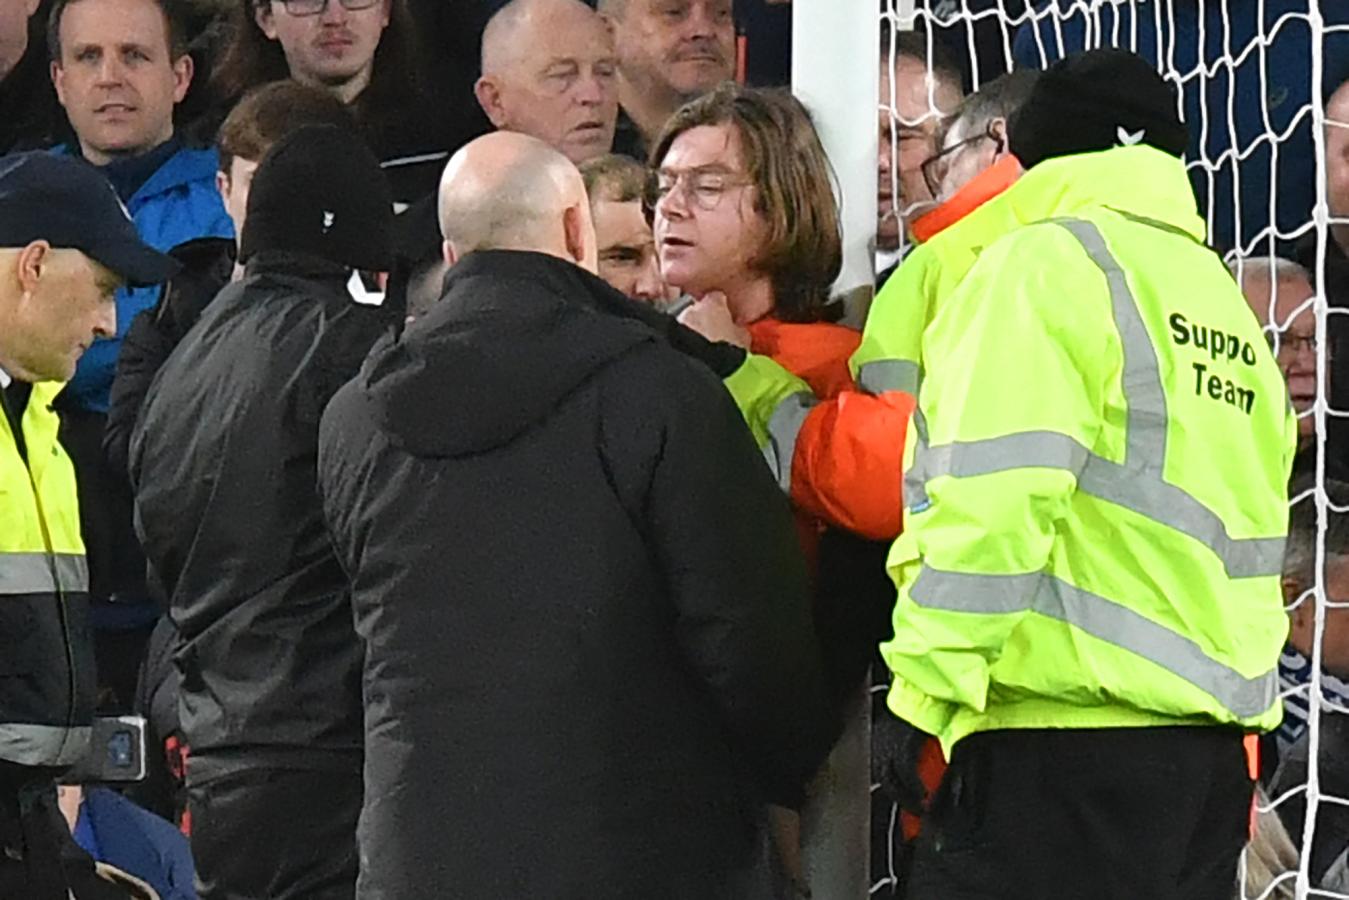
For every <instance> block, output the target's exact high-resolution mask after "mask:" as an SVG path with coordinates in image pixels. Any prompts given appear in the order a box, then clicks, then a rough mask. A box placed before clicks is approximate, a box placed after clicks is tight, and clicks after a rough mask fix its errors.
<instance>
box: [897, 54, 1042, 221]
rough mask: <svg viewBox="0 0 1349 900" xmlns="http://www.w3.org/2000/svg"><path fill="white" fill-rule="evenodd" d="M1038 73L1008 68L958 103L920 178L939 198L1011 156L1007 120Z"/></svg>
mask: <svg viewBox="0 0 1349 900" xmlns="http://www.w3.org/2000/svg"><path fill="white" fill-rule="evenodd" d="M1036 74H1037V73H1035V72H1030V71H1026V70H1018V71H1015V72H1010V73H1008V74H1007V75H1004V76H1002V77H1001V78H999V79H997V80H996V81H993V82H990V83H989V84H988V85H987V86H985V87H984V88H983V89H982V90H980V91H978V92H977V93H974V94H970V95H969V96H968V97H966V98H965V100H964V101H963V102H962V103H961V104H960V107H959V108H958V109H957V110H956V112H955V115H954V116H953V117H952V119H951V121H950V123H949V124H948V125H947V126H946V130H945V132H944V133H943V135H942V139H941V145H940V146H941V149H939V150H938V151H937V152H936V153H934V154H933V155H932V156H930V157H928V159H927V160H926V161H925V162H924V163H923V165H922V171H923V181H924V183H925V184H926V185H927V189H928V190H929V191H930V192H931V193H932V196H933V198H934V199H935V200H936V201H937V202H938V203H942V202H945V201H947V200H949V199H950V198H951V197H953V196H954V195H955V194H956V193H957V192H959V191H960V189H961V188H963V187H964V186H965V185H966V184H968V183H969V182H970V181H972V180H973V179H974V177H975V176H976V175H978V174H979V173H980V172H983V171H984V170H986V169H990V168H992V167H993V166H994V164H996V163H997V162H999V161H1000V160H1002V159H1003V158H1004V157H1007V156H1008V155H1009V151H1008V149H1007V120H1008V118H1009V117H1010V116H1011V114H1012V113H1013V112H1014V111H1015V110H1016V109H1018V108H1019V107H1020V106H1021V104H1022V103H1023V102H1024V101H1025V98H1026V97H1027V96H1028V95H1029V94H1030V90H1031V88H1032V87H1034V85H1035V80H1036Z"/></svg>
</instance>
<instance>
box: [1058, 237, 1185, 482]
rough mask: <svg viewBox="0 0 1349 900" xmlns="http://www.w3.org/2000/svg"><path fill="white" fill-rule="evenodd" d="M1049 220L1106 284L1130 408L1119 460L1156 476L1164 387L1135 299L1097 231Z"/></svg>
mask: <svg viewBox="0 0 1349 900" xmlns="http://www.w3.org/2000/svg"><path fill="white" fill-rule="evenodd" d="M1054 224H1055V225H1058V226H1059V227H1061V228H1064V229H1067V231H1068V233H1069V234H1071V235H1072V236H1073V237H1075V238H1077V240H1078V243H1080V244H1081V245H1082V247H1083V249H1085V250H1086V251H1087V255H1088V256H1089V257H1091V261H1092V262H1094V263H1095V264H1096V267H1097V268H1098V269H1100V270H1101V272H1102V274H1104V275H1105V280H1106V283H1107V284H1108V285H1109V286H1110V306H1111V309H1112V311H1113V312H1114V316H1115V327H1116V328H1117V329H1118V330H1119V337H1120V345H1121V348H1122V350H1123V354H1124V373H1123V386H1124V400H1125V403H1126V404H1127V405H1128V407H1129V412H1128V416H1129V419H1128V432H1127V434H1126V435H1125V441H1126V442H1127V443H1126V449H1125V457H1124V464H1125V465H1126V466H1130V468H1132V469H1134V470H1135V471H1139V472H1147V471H1152V472H1153V473H1154V474H1155V475H1156V476H1157V477H1158V478H1160V477H1161V474H1162V461H1163V460H1165V459H1166V422H1167V417H1166V391H1165V390H1163V388H1162V372H1161V366H1160V365H1158V363H1157V348H1156V347H1154V346H1152V338H1151V337H1149V336H1148V327H1147V325H1145V324H1144V323H1143V316H1142V314H1141V313H1140V312H1139V311H1138V301H1136V300H1135V299H1134V294H1133V291H1132V290H1130V289H1129V281H1128V279H1127V278H1125V277H1124V270H1123V269H1121V268H1120V266H1119V263H1118V262H1116V261H1115V257H1114V255H1113V254H1111V252H1110V248H1109V247H1107V246H1106V243H1105V238H1104V237H1103V236H1102V235H1101V232H1100V229H1098V228H1097V227H1096V226H1095V225H1093V224H1092V223H1090V222H1087V221H1085V220H1082V219H1057V220H1055V221H1054Z"/></svg>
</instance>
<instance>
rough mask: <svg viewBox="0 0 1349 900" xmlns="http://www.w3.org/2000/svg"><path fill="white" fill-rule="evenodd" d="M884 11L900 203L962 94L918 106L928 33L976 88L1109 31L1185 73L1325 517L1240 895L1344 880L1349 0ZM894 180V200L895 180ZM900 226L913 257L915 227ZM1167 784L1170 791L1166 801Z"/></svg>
mask: <svg viewBox="0 0 1349 900" xmlns="http://www.w3.org/2000/svg"><path fill="white" fill-rule="evenodd" d="M880 15H881V18H882V26H883V28H882V32H883V40H882V50H883V52H882V54H881V56H882V58H883V59H886V60H887V61H888V62H887V64H888V67H889V71H888V73H886V74H888V75H889V77H888V78H884V77H883V78H882V96H881V98H880V110H881V125H882V128H881V132H882V135H881V136H882V144H881V146H882V153H885V150H886V147H887V145H888V148H889V154H890V156H889V160H888V161H889V166H888V168H887V166H886V165H884V162H883V163H882V165H881V167H880V172H881V177H882V179H883V180H885V179H888V186H889V188H890V190H889V192H888V194H889V196H890V197H892V198H893V207H894V208H893V210H892V211H891V212H890V213H889V215H890V216H891V217H892V219H893V220H895V221H900V220H903V219H905V218H907V217H910V216H912V215H914V214H917V213H918V212H921V211H922V209H923V207H924V205H925V204H928V203H930V201H931V198H930V197H929V196H923V195H922V194H923V189H922V187H921V185H922V183H923V182H922V181H921V180H920V179H916V178H915V177H914V174H915V173H914V169H913V166H914V165H915V163H916V162H921V159H922V158H923V156H924V153H923V151H922V141H923V140H925V139H927V140H936V138H935V134H936V133H937V131H938V126H939V124H940V120H941V117H942V115H943V114H944V113H949V112H951V110H950V109H949V108H948V109H942V108H940V106H941V104H940V103H939V93H940V92H939V91H938V89H937V88H936V87H935V86H934V82H933V80H932V79H928V82H927V84H926V87H925V89H924V88H923V87H921V86H920V88H919V89H918V90H917V94H918V95H919V96H923V95H924V94H925V96H926V101H925V102H920V103H918V104H917V106H915V103H914V102H913V97H914V96H915V89H914V85H913V81H912V76H909V75H906V73H905V69H904V66H905V65H906V64H911V63H912V56H909V57H908V61H907V63H906V56H905V55H906V54H907V53H910V52H911V51H912V49H913V48H914V47H915V46H917V47H918V48H919V51H918V52H919V53H921V54H922V56H923V59H922V60H921V62H922V63H923V64H925V65H926V67H927V69H928V71H929V72H931V71H932V70H933V69H934V67H938V68H940V67H943V66H944V67H945V68H946V70H947V71H949V70H950V69H951V68H953V67H954V68H955V69H957V70H958V71H959V73H960V75H961V78H962V81H963V82H964V84H963V87H964V89H965V90H967V91H968V90H973V89H977V88H978V87H979V86H980V85H982V84H985V83H987V82H988V81H990V80H991V79H993V78H996V77H997V76H999V75H1001V74H1003V73H1004V72H1006V71H1008V70H1010V69H1012V68H1014V67H1030V68H1043V67H1044V66H1046V65H1048V64H1052V63H1053V62H1055V61H1056V60H1058V59H1060V58H1062V57H1063V56H1065V55H1067V54H1069V53H1072V52H1075V51H1079V50H1083V49H1089V48H1095V47H1103V46H1113V47H1120V48H1124V49H1129V50H1133V51H1135V52H1137V53H1139V54H1140V55H1142V56H1144V57H1145V58H1147V59H1148V60H1149V61H1150V62H1152V63H1154V64H1155V65H1156V67H1157V69H1158V71H1160V72H1161V73H1162V74H1163V75H1164V76H1165V77H1166V78H1167V79H1168V80H1170V81H1171V82H1172V83H1173V84H1175V85H1176V87H1177V88H1178V91H1177V95H1178V104H1179V111H1180V113H1181V115H1182V117H1183V118H1184V120H1185V122H1186V124H1187V125H1188V126H1189V129H1190V131H1191V146H1190V150H1189V153H1188V154H1187V157H1186V162H1187V166H1188V168H1189V171H1190V174H1191V180H1192V183H1193V185H1194V189H1195V193H1196V196H1197V198H1198V201H1199V205H1200V210H1201V212H1202V213H1203V214H1204V215H1205V216H1206V218H1207V221H1208V226H1209V236H1210V242H1211V243H1212V245H1213V246H1214V247H1215V249H1217V250H1218V251H1219V252H1220V253H1221V254H1222V255H1223V257H1224V259H1225V260H1227V261H1228V262H1229V264H1230V265H1231V267H1232V268H1233V271H1234V274H1235V275H1236V276H1237V277H1238V278H1239V279H1240V280H1241V283H1242V286H1243V288H1244V289H1245V291H1246V293H1247V296H1248V298H1250V300H1251V303H1252V307H1253V308H1254V309H1255V310H1256V313H1257V315H1258V316H1259V317H1260V318H1261V320H1262V321H1263V322H1266V323H1267V325H1266V332H1267V334H1268V335H1269V337H1270V343H1271V346H1272V348H1273V349H1274V350H1275V353H1276V355H1277V356H1278V358H1279V361H1280V364H1281V366H1282V367H1283V369H1284V371H1285V374H1286V375H1288V377H1289V381H1290V388H1291V392H1292V399H1293V401H1294V405H1295V407H1297V408H1298V410H1299V413H1300V414H1301V416H1302V418H1303V420H1304V421H1305V423H1306V429H1305V432H1306V434H1305V438H1304V442H1303V449H1302V451H1301V452H1300V454H1299V461H1298V464H1297V471H1296V473H1295V480H1294V486H1293V487H1292V488H1291V489H1290V503H1292V504H1294V506H1295V512H1296V508H1299V507H1300V508H1301V509H1302V512H1301V513H1300V514H1299V515H1301V516H1302V517H1303V518H1309V519H1310V522H1311V523H1312V524H1311V530H1310V534H1311V535H1312V538H1311V541H1310V544H1309V545H1308V548H1309V549H1308V548H1304V550H1306V551H1307V552H1304V554H1303V555H1304V556H1308V558H1307V559H1305V560H1303V562H1304V563H1305V564H1306V569H1307V571H1308V573H1309V575H1308V577H1307V578H1306V579H1305V582H1306V583H1305V584H1304V583H1301V582H1299V581H1298V580H1297V579H1294V578H1290V579H1286V587H1287V591H1286V593H1287V595H1288V599H1289V603H1290V606H1289V609H1290V619H1291V620H1292V621H1293V622H1294V628H1293V634H1292V637H1290V644H1289V648H1288V650H1287V652H1286V653H1285V655H1284V659H1283V661H1282V662H1281V666H1280V675H1281V684H1282V685H1283V696H1284V699H1285V704H1286V711H1287V712H1286V720H1285V724H1284V727H1283V728H1282V729H1281V730H1280V732H1279V733H1278V734H1277V735H1276V736H1275V737H1274V738H1271V739H1270V740H1268V741H1267V742H1266V744H1267V746H1268V748H1269V749H1270V750H1271V751H1274V752H1272V753H1270V754H1269V755H1270V757H1272V758H1268V759H1266V766H1265V771H1264V772H1263V778H1262V787H1263V789H1264V791H1265V793H1263V794H1262V797H1261V801H1260V815H1259V816H1258V823H1259V824H1258V827H1257V828H1256V834H1257V837H1256V839H1255V840H1254V841H1253V843H1252V845H1251V846H1250V847H1249V848H1248V850H1247V852H1246V855H1245V858H1244V859H1243V860H1242V863H1241V871H1240V872H1239V873H1234V876H1233V885H1232V893H1231V896H1232V897H1234V898H1242V900H1255V898H1284V897H1287V898H1293V897H1296V898H1298V900H1301V898H1304V897H1346V898H1349V856H1346V853H1345V851H1349V611H1343V610H1342V607H1343V606H1349V561H1345V562H1344V571H1343V572H1340V571H1339V569H1338V565H1339V563H1340V562H1341V561H1342V560H1341V558H1342V557H1344V558H1345V560H1349V547H1346V546H1343V545H1342V544H1340V536H1339V535H1342V534H1347V533H1349V529H1346V528H1345V527H1343V526H1337V525H1336V523H1337V522H1338V518H1337V517H1339V516H1340V515H1341V514H1345V515H1344V518H1345V519H1346V520H1349V496H1344V494H1343V491H1342V490H1341V489H1339V483H1341V482H1343V481H1344V480H1346V479H1347V478H1349V476H1346V475H1345V474H1343V473H1342V472H1341V469H1342V468H1349V452H1346V449H1345V448H1346V447H1347V446H1349V445H1347V444H1345V443H1343V442H1342V441H1343V438H1342V437H1340V435H1341V434H1344V435H1349V383H1342V382H1349V378H1346V377H1342V376H1341V377H1334V378H1333V377H1332V376H1333V375H1335V368H1336V367H1335V365H1334V363H1335V361H1336V360H1337V359H1338V360H1339V362H1340V363H1341V364H1342V365H1343V368H1344V372H1345V373H1346V375H1349V317H1346V316H1345V315H1344V313H1345V311H1346V310H1349V261H1346V251H1349V219H1341V218H1337V215H1338V216H1343V215H1346V214H1349V88H1346V89H1345V90H1344V91H1343V92H1341V93H1339V94H1336V93H1335V92H1336V89H1337V88H1338V87H1339V86H1340V85H1342V84H1344V83H1345V82H1346V81H1349V0H881V2H880ZM906 35H907V36H906ZM915 35H916V36H919V37H921V40H918V39H917V38H916V37H915ZM887 41H888V42H889V47H888V52H887V51H886V47H885V45H886V42H887ZM887 117H888V122H889V128H888V131H889V134H888V135H887V134H886V133H885V132H886V131H887V129H886V128H885V123H886V121H887ZM887 138H888V140H887ZM881 193H882V204H883V206H884V205H885V204H886V196H885V195H886V194H887V192H886V191H885V190H884V185H883V189H882V192H881ZM915 195H917V196H915ZM884 212H885V210H884V209H882V213H883V214H884ZM881 230H882V233H884V232H885V228H884V223H882V229H881ZM892 231H898V232H900V237H899V241H900V244H901V246H900V247H899V248H897V249H896V250H895V255H896V256H901V257H902V254H903V249H904V248H903V246H902V245H903V241H904V240H905V238H904V237H903V234H902V232H903V229H902V227H901V228H897V229H892ZM1341 248H1343V249H1341ZM1342 332H1344V334H1342ZM1337 347H1338V352H1337ZM1341 406H1343V407H1344V408H1340V407H1341ZM1337 532H1338V534H1337ZM1292 547H1293V544H1291V543H1290V556H1291V554H1292V553H1293V550H1292ZM1290 564H1291V558H1290ZM1340 582H1343V583H1342V584H1341V583H1340ZM1337 601H1340V602H1337ZM1341 618H1343V619H1344V620H1346V621H1345V622H1344V624H1341V622H1340V619H1341ZM1341 630H1343V632H1344V633H1343V634H1341ZM1342 657H1343V658H1342ZM876 690H878V691H880V690H883V687H881V686H877V688H876ZM1341 735H1344V736H1345V737H1344V738H1343V739H1342V738H1341ZM1299 761H1301V762H1300V763H1299ZM1276 770H1277V771H1276ZM876 790H877V786H873V792H875V791H876ZM878 796H879V795H878V794H874V797H878ZM1166 802H1167V800H1166V798H1164V797H1159V798H1157V806H1158V815H1159V816H1164V815H1166ZM874 806H875V807H876V808H877V813H876V822H877V832H878V834H880V835H885V832H886V831H887V830H888V832H889V833H888V842H887V843H886V846H878V847H873V859H872V873H871V893H872V895H873V896H884V897H890V896H902V882H903V875H904V873H903V855H902V852H901V851H900V849H899V848H900V847H901V845H902V844H903V841H902V839H901V838H900V836H899V834H898V831H899V827H900V819H899V815H898V810H896V809H893V808H891V807H889V805H888V804H882V803H880V802H876V803H875V804H874ZM881 807H884V808H881ZM883 839H884V838H883V837H877V838H876V839H875V840H876V841H877V842H881V841H882V840H883ZM897 892H898V893H897Z"/></svg>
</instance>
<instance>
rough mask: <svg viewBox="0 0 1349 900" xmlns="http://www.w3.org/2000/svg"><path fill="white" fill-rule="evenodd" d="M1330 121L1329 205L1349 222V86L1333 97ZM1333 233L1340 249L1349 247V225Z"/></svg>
mask: <svg viewBox="0 0 1349 900" xmlns="http://www.w3.org/2000/svg"><path fill="white" fill-rule="evenodd" d="M1326 119H1327V124H1326V201H1327V202H1328V203H1329V204H1330V215H1331V216H1333V217H1335V218H1342V219H1349V84H1345V85H1342V86H1341V87H1340V89H1339V90H1337V91H1336V92H1335V93H1334V94H1332V95H1331V97H1330V100H1329V102H1328V103H1327V104H1326ZM1332 230H1334V231H1335V232H1337V235H1336V239H1337V240H1338V241H1339V244H1340V246H1341V247H1349V225H1339V226H1333V229H1332ZM1341 235H1345V237H1341Z"/></svg>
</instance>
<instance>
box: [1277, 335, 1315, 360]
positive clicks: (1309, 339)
mask: <svg viewBox="0 0 1349 900" xmlns="http://www.w3.org/2000/svg"><path fill="white" fill-rule="evenodd" d="M1265 340H1266V341H1268V342H1269V349H1271V350H1273V351H1274V353H1275V355H1276V356H1283V355H1284V354H1287V355H1288V356H1297V355H1298V354H1299V353H1301V352H1302V351H1303V350H1306V351H1307V352H1308V353H1310V354H1311V355H1312V356H1315V355H1316V351H1317V349H1318V348H1319V347H1320V346H1321V344H1320V342H1319V341H1317V340H1316V335H1314V334H1308V335H1296V334H1280V335H1278V336H1277V337H1276V336H1275V335H1274V334H1273V333H1271V332H1268V331H1267V332H1265ZM1276 345H1277V346H1276Z"/></svg>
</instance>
